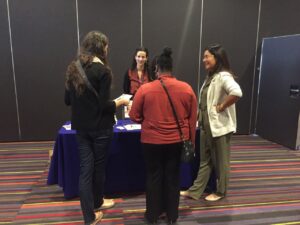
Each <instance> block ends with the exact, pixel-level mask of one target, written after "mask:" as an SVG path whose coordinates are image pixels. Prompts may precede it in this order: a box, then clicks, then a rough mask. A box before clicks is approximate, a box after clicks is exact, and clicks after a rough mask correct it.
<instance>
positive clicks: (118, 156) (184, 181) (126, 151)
mask: <svg viewBox="0 0 300 225" xmlns="http://www.w3.org/2000/svg"><path fill="white" fill-rule="evenodd" d="M69 124H70V122H67V123H66V124H65V125H64V126H63V127H61V129H60V130H59V132H58V135H57V138H56V141H55V145H54V149H53V155H52V158H51V164H50V168H49V174H48V181H47V184H48V185H51V184H58V185H59V186H61V187H62V188H63V192H64V197H65V198H66V199H69V198H73V197H76V196H78V179H79V156H78V150H77V143H76V131H75V130H71V129H68V127H70V125H69ZM134 126H135V125H134V124H133V123H132V122H131V121H130V120H119V121H118V122H117V123H116V125H115V126H114V135H113V140H112V143H111V146H110V150H109V156H108V162H107V167H106V181H105V193H106V194H113V193H129V192H139V191H144V190H145V168H144V159H143V152H142V149H141V143H140V129H134V128H135V127H134ZM124 127H127V128H128V129H124ZM130 127H132V129H129V128H130ZM196 136H197V138H196V149H199V133H198V131H197V135H196ZM197 157H199V156H198V154H197ZM198 164H199V158H198V159H196V160H194V162H193V163H190V164H187V163H182V165H181V187H182V188H186V187H189V186H190V185H191V184H192V182H193V180H194V178H195V176H196V174H197V170H198Z"/></svg>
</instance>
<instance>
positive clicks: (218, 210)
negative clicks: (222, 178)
mask: <svg viewBox="0 0 300 225" xmlns="http://www.w3.org/2000/svg"><path fill="white" fill-rule="evenodd" d="M52 146H53V142H40V143H1V144H0V204H1V205H0V224H64V225H67V224H70V225H71V224H83V222H82V214H81V210H80V205H79V201H78V199H72V200H68V201H67V200H65V199H64V198H63V193H62V191H61V189H60V188H59V187H58V186H56V185H53V186H47V185H46V179H47V172H48V167H49V155H48V152H49V150H51V149H52ZM112 197H114V198H115V200H116V201H117V203H118V204H117V205H116V207H114V208H113V209H108V210H105V211H104V214H105V216H104V219H103V220H102V221H101V224H106V225H121V224H126V225H139V224H145V222H144V220H143V213H144V211H145V196H144V194H143V193H138V194H132V195H120V196H112ZM160 224H165V222H164V221H163V220H161V221H160ZM178 224H180V225H181V224H185V225H193V224H209V225H223V224H224V225H225V224H230V225H248V224H255V225H260V224H273V225H281V224H286V225H292V224H293V225H294V224H300V152H299V151H298V152H297V151H292V150H288V149H287V148H285V147H282V146H280V145H278V144H275V143H272V142H269V141H266V140H263V139H261V138H260V137H257V136H234V137H233V140H232V150H231V177H230V187H229V192H228V197H227V198H225V199H223V200H221V201H219V202H206V201H204V200H199V201H194V200H191V199H184V198H181V201H180V217H179V220H178Z"/></svg>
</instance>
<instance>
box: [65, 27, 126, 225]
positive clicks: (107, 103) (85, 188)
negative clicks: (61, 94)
mask: <svg viewBox="0 0 300 225" xmlns="http://www.w3.org/2000/svg"><path fill="white" fill-rule="evenodd" d="M107 51H108V38H107V37H106V36H105V35H104V34H102V33H101V32H99V31H91V32H89V33H88V34H87V35H86V36H85V37H84V39H83V41H82V43H81V47H80V52H79V56H78V57H77V59H76V60H74V61H72V62H71V63H70V65H69V66H68V69H67V72H66V81H65V87H66V91H65V103H66V105H71V124H72V129H75V130H76V132H77V134H76V139H77V144H78V152H79V159H80V175H79V196H80V205H81V209H82V213H83V217H84V222H85V224H96V223H97V222H99V221H100V220H101V218H102V217H103V213H102V212H101V211H100V208H101V206H102V205H103V187H104V180H105V164H106V159H107V155H108V149H109V145H110V142H111V139H112V134H113V125H114V123H115V121H114V113H115V111H116V108H117V107H118V106H120V105H123V104H128V100H126V99H124V98H118V99H117V100H114V101H111V100H110V88H111V81H112V73H111V70H110V68H109V66H108V62H107ZM80 68H81V69H82V70H83V72H82V71H81V69H80ZM84 73H85V74H86V78H87V80H88V81H86V80H85V78H84ZM89 84H90V85H89Z"/></svg>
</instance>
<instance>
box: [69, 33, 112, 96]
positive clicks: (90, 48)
mask: <svg viewBox="0 0 300 225" xmlns="http://www.w3.org/2000/svg"><path fill="white" fill-rule="evenodd" d="M107 45H108V38H107V37H106V35H105V34H103V33H101V32H99V31H90V32H89V33H87V34H86V35H85V37H84V38H83V40H82V43H81V46H80V50H79V54H78V56H77V58H76V59H75V60H73V61H72V62H71V63H70V64H69V66H68V68H67V72H66V79H65V87H66V89H67V90H69V89H70V87H71V86H73V87H74V88H75V91H76V93H77V94H78V95H81V94H82V93H83V91H84V90H85V88H86V85H85V81H84V80H83V78H82V76H81V75H80V73H79V71H78V70H77V67H76V65H75V62H76V60H80V62H81V64H82V66H83V67H84V68H86V67H88V66H89V65H91V63H92V62H93V58H94V57H95V56H96V57H98V58H99V59H100V60H101V61H102V62H103V63H104V65H105V66H106V67H107V68H108V69H109V66H108V62H107V56H106V55H107V53H106V52H105V47H106V46H107Z"/></svg>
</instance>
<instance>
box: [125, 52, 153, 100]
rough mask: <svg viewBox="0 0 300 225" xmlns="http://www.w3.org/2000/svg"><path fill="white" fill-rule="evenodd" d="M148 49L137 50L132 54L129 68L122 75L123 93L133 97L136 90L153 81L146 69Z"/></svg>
mask: <svg viewBox="0 0 300 225" xmlns="http://www.w3.org/2000/svg"><path fill="white" fill-rule="evenodd" d="M148 57H149V53H148V49H147V48H144V47H140V48H137V49H136V50H135V52H134V56H133V61H132V65H131V68H130V69H128V70H127V71H126V73H125V75H124V82H123V91H124V93H125V94H131V95H135V93H136V91H137V89H138V88H139V87H140V86H141V85H142V84H145V83H148V82H149V81H152V80H154V78H153V77H151V74H150V72H149V69H148Z"/></svg>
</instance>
